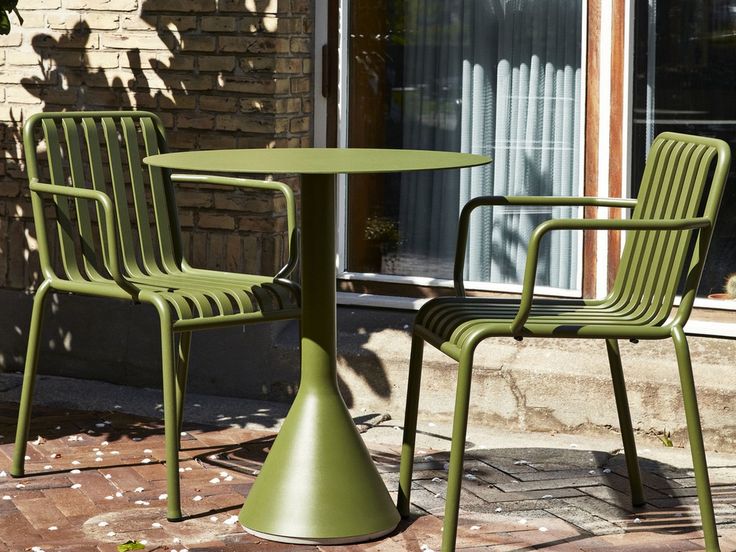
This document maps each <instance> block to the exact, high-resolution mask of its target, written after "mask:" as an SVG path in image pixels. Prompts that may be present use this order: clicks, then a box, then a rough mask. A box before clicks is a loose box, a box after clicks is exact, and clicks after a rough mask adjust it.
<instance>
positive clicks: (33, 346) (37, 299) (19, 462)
mask: <svg viewBox="0 0 736 552" xmlns="http://www.w3.org/2000/svg"><path fill="white" fill-rule="evenodd" d="M49 289H50V286H49V284H48V283H47V282H45V281H44V282H43V283H42V284H41V285H40V286H39V288H38V290H37V291H36V295H35V296H34V297H33V310H32V312H31V325H30V328H29V330H28V347H27V349H26V363H25V368H24V369H23V388H22V390H21V395H20V407H19V409H18V426H17V427H16V430H15V450H14V452H13V465H12V466H11V468H10V474H11V475H12V476H14V477H21V476H23V474H24V472H25V457H26V447H27V446H28V429H29V427H30V423H31V403H32V400H33V389H34V387H35V384H36V368H37V366H38V353H39V348H40V347H39V346H40V344H41V326H42V324H43V310H44V306H45V302H46V294H47V293H48V291H49Z"/></svg>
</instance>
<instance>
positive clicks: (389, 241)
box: [364, 216, 399, 274]
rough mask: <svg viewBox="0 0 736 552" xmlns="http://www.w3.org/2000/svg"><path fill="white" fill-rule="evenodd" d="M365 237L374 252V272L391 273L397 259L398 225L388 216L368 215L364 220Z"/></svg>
mask: <svg viewBox="0 0 736 552" xmlns="http://www.w3.org/2000/svg"><path fill="white" fill-rule="evenodd" d="M364 235H365V239H366V240H368V243H369V244H371V245H372V247H373V249H374V250H375V252H376V256H377V259H376V260H377V263H376V265H377V266H376V267H375V269H376V270H375V272H382V273H385V274H392V273H393V271H394V265H395V264H396V260H397V249H398V245H399V225H398V224H397V222H396V221H395V220H393V219H391V218H389V217H383V216H373V217H368V219H367V220H366V222H365V234H364Z"/></svg>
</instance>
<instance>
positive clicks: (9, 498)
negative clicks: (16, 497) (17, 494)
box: [3, 495, 13, 500]
mask: <svg viewBox="0 0 736 552" xmlns="http://www.w3.org/2000/svg"><path fill="white" fill-rule="evenodd" d="M3 500H13V497H12V496H10V495H3Z"/></svg>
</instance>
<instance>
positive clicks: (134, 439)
mask: <svg viewBox="0 0 736 552" xmlns="http://www.w3.org/2000/svg"><path fill="white" fill-rule="evenodd" d="M142 440H143V437H133V438H132V441H136V442H138V441H142Z"/></svg>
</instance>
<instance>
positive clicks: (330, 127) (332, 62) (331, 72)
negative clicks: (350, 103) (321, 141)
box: [316, 0, 340, 148]
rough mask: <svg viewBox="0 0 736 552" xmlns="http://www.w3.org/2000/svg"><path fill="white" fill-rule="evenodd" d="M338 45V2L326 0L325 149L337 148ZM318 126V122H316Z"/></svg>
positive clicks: (338, 0)
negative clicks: (326, 91)
mask: <svg viewBox="0 0 736 552" xmlns="http://www.w3.org/2000/svg"><path fill="white" fill-rule="evenodd" d="M339 45H340V0H328V4H327V55H326V56H325V57H326V58H327V59H326V61H327V67H326V68H324V69H323V70H324V71H326V74H325V77H326V79H325V80H326V81H327V84H328V86H327V90H328V94H327V147H328V148H335V147H337V122H338V120H339V117H338V112H337V108H338V105H337V89H338V78H339V74H340V71H339V69H340V68H339V67H338V59H339V58H338V47H339ZM316 123H317V124H320V123H319V121H317V122H316Z"/></svg>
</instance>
